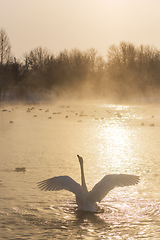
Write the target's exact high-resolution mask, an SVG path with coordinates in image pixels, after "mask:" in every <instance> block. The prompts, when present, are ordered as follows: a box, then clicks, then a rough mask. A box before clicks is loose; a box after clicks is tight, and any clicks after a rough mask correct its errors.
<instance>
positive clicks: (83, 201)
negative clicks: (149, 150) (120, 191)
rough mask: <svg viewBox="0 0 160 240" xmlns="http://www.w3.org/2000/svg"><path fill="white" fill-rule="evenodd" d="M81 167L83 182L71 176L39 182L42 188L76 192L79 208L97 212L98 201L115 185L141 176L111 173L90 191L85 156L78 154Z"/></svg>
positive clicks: (130, 181)
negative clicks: (86, 180)
mask: <svg viewBox="0 0 160 240" xmlns="http://www.w3.org/2000/svg"><path fill="white" fill-rule="evenodd" d="M77 157H78V159H79V163H80V169H81V183H82V185H80V184H79V183H77V182H75V181H74V180H73V179H72V178H71V177H69V176H58V177H53V178H49V179H46V180H43V181H40V182H38V183H37V184H38V186H39V188H40V189H41V190H45V191H59V190H63V189H64V190H67V191H70V192H72V193H74V194H75V196H76V203H77V205H78V210H83V211H89V212H96V211H97V210H98V205H97V202H101V200H102V199H103V198H104V197H105V196H106V195H107V193H108V192H109V191H111V190H112V189H113V188H115V187H123V186H130V185H135V184H137V183H138V182H139V179H140V178H139V176H136V175H128V174H110V175H106V176H104V177H103V178H102V180H101V181H99V182H98V183H97V184H96V185H95V186H94V187H93V189H92V190H91V191H88V189H87V186H86V182H85V176H84V168H83V158H82V157H80V156H79V155H77Z"/></svg>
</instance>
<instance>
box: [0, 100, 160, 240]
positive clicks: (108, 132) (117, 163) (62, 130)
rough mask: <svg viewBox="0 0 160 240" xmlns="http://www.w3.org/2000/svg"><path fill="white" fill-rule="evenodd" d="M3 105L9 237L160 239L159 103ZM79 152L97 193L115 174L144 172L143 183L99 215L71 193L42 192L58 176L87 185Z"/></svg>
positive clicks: (0, 203) (2, 196)
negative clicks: (86, 210)
mask: <svg viewBox="0 0 160 240" xmlns="http://www.w3.org/2000/svg"><path fill="white" fill-rule="evenodd" d="M0 107H1V109H0V235H1V239H10V240H11V239H43V240H44V239H142V238H143V239H160V107H159V106H155V105H150V106H125V105H107V104H105V103H103V104H102V103H96V104H93V103H82V102H80V103H74V102H72V103H71V102H70V103H68V102H59V103H55V104H50V105H49V104H48V105H47V104H46V105H44V104H41V105H34V106H32V105H4V106H2V105H1V106H0ZM3 107H4V108H5V109H6V110H7V111H2V110H5V109H4V108H3ZM28 108H29V109H28ZM77 154H79V155H80V156H82V157H83V158H84V168H85V176H86V182H87V186H88V189H89V190H90V189H91V188H92V187H93V186H94V184H96V183H97V182H98V181H99V180H101V178H102V177H103V176H104V175H106V174H112V173H126V174H136V175H139V176H140V183H139V184H138V185H136V186H130V187H124V188H115V189H113V190H112V191H110V192H109V193H108V195H107V196H106V197H105V198H104V199H103V200H102V202H101V203H100V204H99V206H100V208H101V210H100V211H99V212H98V213H83V212H79V211H77V205H76V202H75V197H74V195H73V194H72V193H69V192H67V191H59V192H45V191H41V190H39V188H38V187H37V182H39V181H41V180H44V179H47V178H50V177H53V176H59V175H69V176H70V177H72V178H73V179H74V180H76V181H77V182H80V180H81V179H80V167H79V162H78V159H77ZM22 167H25V169H26V171H25V172H21V171H15V169H16V168H22Z"/></svg>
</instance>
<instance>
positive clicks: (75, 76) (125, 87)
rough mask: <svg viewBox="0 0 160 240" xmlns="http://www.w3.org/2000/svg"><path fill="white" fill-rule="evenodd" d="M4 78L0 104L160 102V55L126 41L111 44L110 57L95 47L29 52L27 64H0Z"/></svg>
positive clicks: (26, 59) (39, 49)
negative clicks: (64, 100) (51, 51)
mask: <svg viewBox="0 0 160 240" xmlns="http://www.w3.org/2000/svg"><path fill="white" fill-rule="evenodd" d="M0 74H1V78H0V101H1V102H4V101H7V102H10V103H11V102H19V101H20V102H23V103H32V102H33V103H38V102H50V101H56V100H59V99H77V100H91V99H92V100H105V101H107V102H109V103H134V102H136V103H141V102H142V103H143V102H147V103H148V102H149V103H150V102H158V101H159V93H160V79H159V76H160V53H159V51H158V50H157V49H155V48H153V47H150V46H144V45H140V46H135V45H134V44H132V43H126V42H121V43H120V44H119V45H117V46H116V45H111V46H110V47H109V49H108V52H107V59H104V58H103V57H102V56H101V55H99V54H98V52H97V51H96V50H95V49H93V48H92V49H88V50H86V51H80V50H78V49H73V50H71V51H67V50H64V51H62V52H60V53H59V54H58V55H57V56H54V55H52V54H51V53H50V52H49V51H48V50H46V49H43V48H41V47H38V48H35V49H33V50H32V51H30V52H29V53H26V54H25V55H24V60H23V62H17V61H16V59H14V61H10V62H6V63H3V64H1V65H0Z"/></svg>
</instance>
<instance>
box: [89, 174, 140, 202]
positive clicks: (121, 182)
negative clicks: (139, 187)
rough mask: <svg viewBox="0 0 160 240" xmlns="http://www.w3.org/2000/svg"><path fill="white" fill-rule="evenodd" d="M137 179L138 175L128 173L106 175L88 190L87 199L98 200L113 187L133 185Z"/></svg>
mask: <svg viewBox="0 0 160 240" xmlns="http://www.w3.org/2000/svg"><path fill="white" fill-rule="evenodd" d="M139 179H140V178H139V177H138V176H135V175H128V174H111V175H106V176H105V177H104V178H102V180H101V181H99V182H98V183H97V184H96V185H95V186H94V187H93V189H92V190H91V191H90V192H89V199H90V200H91V201H93V202H100V201H101V200H102V199H103V198H104V197H105V196H106V195H107V193H108V192H109V191H111V190H112V189H113V188H115V187H124V186H130V185H135V184H137V183H138V182H139Z"/></svg>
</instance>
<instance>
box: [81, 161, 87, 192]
mask: <svg viewBox="0 0 160 240" xmlns="http://www.w3.org/2000/svg"><path fill="white" fill-rule="evenodd" d="M80 166H81V181H82V188H83V190H84V191H85V192H88V189H87V185H86V181H85V177H84V169H83V163H81V164H80Z"/></svg>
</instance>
